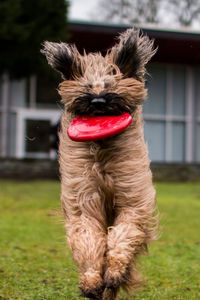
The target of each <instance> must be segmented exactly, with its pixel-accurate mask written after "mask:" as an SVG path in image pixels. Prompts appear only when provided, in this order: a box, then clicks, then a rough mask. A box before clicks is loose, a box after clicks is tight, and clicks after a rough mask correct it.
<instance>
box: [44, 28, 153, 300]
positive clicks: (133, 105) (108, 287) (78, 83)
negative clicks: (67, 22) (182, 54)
mask: <svg viewBox="0 0 200 300" xmlns="http://www.w3.org/2000/svg"><path fill="white" fill-rule="evenodd" d="M152 46H153V43H152V42H151V41H150V40H149V39H148V38H147V37H146V36H141V35H140V34H139V32H138V31H137V30H135V29H129V30H127V31H126V32H125V33H123V34H122V35H121V36H120V37H119V43H118V44H116V45H115V46H114V47H113V48H112V49H111V50H110V51H108V53H107V55H106V56H105V57H103V56H102V55H101V54H98V53H95V54H89V55H86V54H85V53H84V55H80V54H79V53H78V51H77V49H76V48H75V46H71V45H68V44H63V43H61V44H56V43H49V42H46V43H45V45H44V50H43V53H45V54H46V56H47V59H48V61H49V63H50V64H51V65H52V66H53V67H54V68H55V69H57V70H58V71H60V72H61V73H62V74H63V77H64V78H65V80H64V81H63V82H62V83H61V84H60V86H59V93H60V95H61V97H62V102H63V103H64V105H65V110H64V113H63V116H62V122H61V131H60V134H59V136H60V146H59V162H60V172H61V183H62V193H61V201H62V207H63V212H64V216H65V219H66V230H67V236H68V241H69V245H70V247H71V250H72V253H73V258H74V260H75V262H76V264H77V265H78V267H79V272H80V289H81V291H82V293H83V295H84V296H86V297H88V298H91V299H104V300H114V299H118V296H117V294H118V291H119V288H120V286H122V287H123V288H124V289H125V290H126V291H127V292H129V291H131V290H132V289H134V288H136V287H138V286H139V285H140V284H141V282H142V279H141V277H140V276H139V274H138V272H137V270H136V261H137V258H138V255H139V254H141V253H143V252H144V251H146V250H147V244H148V243H149V242H150V241H152V240H153V239H154V238H155V229H156V223H157V222H156V218H155V217H154V211H155V190H154V188H153V185H152V174H151V171H150V168H149V163H150V162H149V159H148V150H147V145H146V143H145V141H144V134H143V118H142V105H141V104H142V102H143V101H144V100H145V98H146V89H145V87H144V73H145V68H144V67H145V64H146V63H147V62H148V60H149V59H150V58H151V56H152V55H153V54H154V52H155V50H153V48H152ZM130 48H131V51H132V53H129V52H128V51H129V50H130ZM59 51H60V52H59ZM63 53H65V54H66V53H67V54H66V57H65V59H63V57H64V56H63V55H64V54H63ZM127 56H130V58H129V57H127ZM62 63H67V64H68V66H67V67H68V70H67V73H64V72H63V69H64V66H61V64H62ZM134 64H135V65H136V66H135V65H134ZM134 66H135V69H134ZM102 92H103V93H115V94H117V95H118V96H119V97H120V98H121V99H123V107H124V110H125V111H127V110H128V111H129V112H130V113H131V115H132V117H133V122H132V124H131V125H130V126H129V127H128V128H127V129H126V130H125V131H123V132H122V133H121V134H118V135H116V136H114V137H112V138H108V139H104V140H100V141H97V142H74V141H72V140H70V139H69V137H68V136H67V127H68V125H69V123H70V121H71V120H72V118H73V117H74V115H75V114H76V113H75V112H74V109H75V108H74V103H75V100H76V99H77V98H79V97H82V96H84V95H86V94H94V95H99V94H101V93H102Z"/></svg>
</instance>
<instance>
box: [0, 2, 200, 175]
mask: <svg viewBox="0 0 200 300" xmlns="http://www.w3.org/2000/svg"><path fill="white" fill-rule="evenodd" d="M130 26H136V27H139V28H141V29H142V31H143V32H144V34H147V35H149V36H150V38H153V39H154V40H155V45H156V46H158V52H157V54H156V55H155V57H154V58H153V60H152V61H151V63H150V64H149V66H148V72H149V74H150V76H147V78H146V79H147V81H146V85H147V87H148V89H149V96H148V101H147V102H146V103H145V105H144V119H145V138H146V140H147V142H148V145H149V152H150V158H151V160H152V169H153V171H154V172H155V176H156V178H160V179H162V178H165V177H167V178H172V179H175V177H177V176H178V177H179V179H182V180H188V179H189V178H190V179H196V178H197V176H198V177H199V178H200V175H199V174H200V172H199V170H200V169H199V166H198V164H199V163H200V84H199V82H200V1H196V0H109V1H107V0H93V1H89V0H84V1H82V0H71V1H65V0H57V1H53V0H29V1H25V0H2V1H1V2H0V43H1V47H0V76H1V77H0V159H1V167H0V170H1V172H0V173H1V175H0V176H1V177H4V178H5V177H10V176H11V177H12V176H23V174H24V172H25V173H26V168H29V166H30V163H31V162H32V163H34V164H33V165H34V168H31V169H34V170H36V169H37V174H35V175H34V174H33V172H29V173H28V174H29V176H30V177H31V176H33V177H34V176H36V177H38V176H44V177H45V176H47V177H48V176H51V177H56V176H57V175H58V172H57V167H56V161H54V160H55V159H56V149H57V136H56V132H57V128H58V126H59V120H60V116H61V110H62V107H61V105H60V103H59V96H58V94H57V90H56V89H57V86H58V84H59V82H60V80H61V78H60V76H59V75H58V74H55V72H54V71H52V70H51V69H50V67H49V66H48V65H47V62H46V60H45V58H44V57H43V56H42V55H41V54H40V48H41V43H42V42H43V41H44V40H50V41H57V42H59V41H63V42H70V43H76V45H77V46H78V49H79V51H80V52H82V51H83V49H86V52H89V51H93V52H94V51H101V52H102V53H103V54H104V53H105V52H106V49H108V48H109V47H111V46H112V45H113V44H114V42H115V37H116V35H117V34H118V33H120V32H122V31H124V30H125V29H126V28H128V27H130ZM37 160H38V161H39V166H37ZM27 163H28V165H27ZM44 165H45V167H44ZM36 166H37V168H36ZM40 166H43V167H42V168H41V170H40V169H39V168H40ZM45 170H47V172H46V174H45ZM50 170H51V172H50ZM55 170H56V171H55ZM43 173H44V174H43ZM26 176H27V174H26Z"/></svg>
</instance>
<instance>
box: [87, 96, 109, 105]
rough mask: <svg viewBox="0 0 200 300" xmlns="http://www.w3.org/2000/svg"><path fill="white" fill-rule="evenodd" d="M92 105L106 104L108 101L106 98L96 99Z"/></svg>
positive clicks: (92, 101)
mask: <svg viewBox="0 0 200 300" xmlns="http://www.w3.org/2000/svg"><path fill="white" fill-rule="evenodd" d="M91 103H92V104H97V105H98V104H105V103H106V100H105V99H104V98H94V99H92V100H91Z"/></svg>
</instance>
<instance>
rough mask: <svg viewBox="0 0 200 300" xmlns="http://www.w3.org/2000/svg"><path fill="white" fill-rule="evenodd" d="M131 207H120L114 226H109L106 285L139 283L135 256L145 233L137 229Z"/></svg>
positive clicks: (115, 285) (126, 286) (138, 251)
mask: <svg viewBox="0 0 200 300" xmlns="http://www.w3.org/2000/svg"><path fill="white" fill-rule="evenodd" d="M135 219H136V215H135V212H134V210H133V208H131V207H129V208H123V209H121V210H120V211H119V212H118V214H117V217H116V220H115V223H114V226H112V227H110V228H109V231H108V238H107V247H108V251H107V256H106V259H107V261H106V272H105V275H104V281H105V285H106V286H107V287H110V288H111V287H113V288H117V287H119V286H120V285H125V288H127V289H128V286H129V285H132V287H133V286H135V285H137V284H139V283H140V281H141V280H140V279H139V278H138V276H137V271H136V268H135V257H136V255H137V254H138V253H140V252H141V248H142V246H143V245H144V240H145V233H144V232H143V231H142V230H140V229H138V228H139V227H138V226H137V223H136V222H135Z"/></svg>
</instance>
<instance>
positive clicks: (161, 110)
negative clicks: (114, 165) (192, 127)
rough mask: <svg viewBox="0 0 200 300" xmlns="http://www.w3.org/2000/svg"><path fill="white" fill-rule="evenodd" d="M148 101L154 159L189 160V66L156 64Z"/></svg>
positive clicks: (146, 115)
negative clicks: (187, 101)
mask: <svg viewBox="0 0 200 300" xmlns="http://www.w3.org/2000/svg"><path fill="white" fill-rule="evenodd" d="M148 72H149V73H150V78H149V80H148V83H147V88H148V90H149V92H148V100H147V102H146V103H145V104H144V119H145V138H146V140H147V142H148V145H149V155H150V159H151V160H152V161H157V162H164V161H168V162H183V161H185V160H186V142H187V141H186V125H187V120H188V115H187V103H186V93H187V90H186V88H187V76H188V74H187V69H186V68H184V67H179V66H152V67H151V69H150V70H148Z"/></svg>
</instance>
